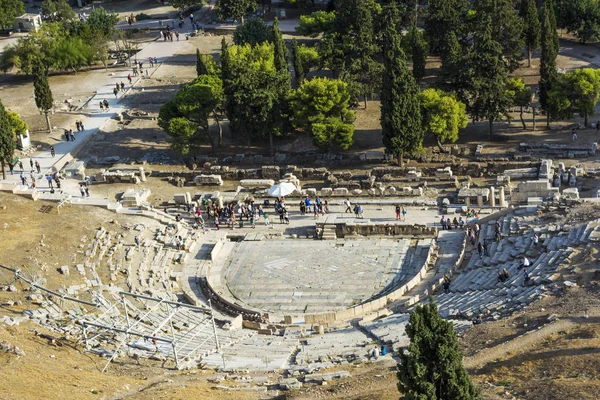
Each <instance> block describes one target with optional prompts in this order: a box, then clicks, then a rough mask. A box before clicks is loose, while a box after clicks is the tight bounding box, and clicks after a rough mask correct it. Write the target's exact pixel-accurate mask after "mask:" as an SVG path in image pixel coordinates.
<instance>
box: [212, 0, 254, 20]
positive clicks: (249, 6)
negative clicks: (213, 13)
mask: <svg viewBox="0 0 600 400" xmlns="http://www.w3.org/2000/svg"><path fill="white" fill-rule="evenodd" d="M257 7H258V4H257V3H256V0H217V15H218V16H219V18H221V19H227V18H233V19H235V20H239V21H240V22H241V23H242V24H243V23H244V17H245V16H246V14H248V13H249V12H252V11H255V10H256V8H257Z"/></svg>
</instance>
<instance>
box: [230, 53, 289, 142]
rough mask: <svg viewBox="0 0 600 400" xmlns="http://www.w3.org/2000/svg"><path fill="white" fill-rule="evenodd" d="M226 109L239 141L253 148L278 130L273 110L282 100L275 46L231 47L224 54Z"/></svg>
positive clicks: (235, 137) (231, 126)
mask: <svg viewBox="0 0 600 400" xmlns="http://www.w3.org/2000/svg"><path fill="white" fill-rule="evenodd" d="M221 53H222V54H221V70H222V76H223V89H224V92H225V109H226V111H227V116H228V117H229V126H230V128H231V129H230V130H231V133H232V135H233V137H234V139H235V140H238V141H242V140H243V141H245V142H246V144H247V145H248V146H250V144H251V142H252V141H253V140H257V139H261V138H266V137H269V135H271V134H273V133H274V131H275V130H276V128H277V127H276V126H275V125H274V119H273V109H274V106H275V105H276V104H277V101H278V99H279V93H280V92H279V88H278V87H277V85H278V84H279V79H278V73H277V70H276V68H275V60H274V51H273V44H272V43H266V42H265V43H263V44H260V45H258V46H255V47H251V46H250V45H244V46H231V47H228V48H226V49H225V51H222V52H221Z"/></svg>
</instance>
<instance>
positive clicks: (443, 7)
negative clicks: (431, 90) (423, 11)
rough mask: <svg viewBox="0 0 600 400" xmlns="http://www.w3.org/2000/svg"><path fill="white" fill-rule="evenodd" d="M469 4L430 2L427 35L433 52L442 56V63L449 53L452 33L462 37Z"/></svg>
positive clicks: (445, 0) (461, 0)
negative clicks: (449, 41)
mask: <svg viewBox="0 0 600 400" xmlns="http://www.w3.org/2000/svg"><path fill="white" fill-rule="evenodd" d="M468 4H469V2H468V1H467V0H429V7H428V9H427V18H426V19H425V34H426V35H427V41H428V42H429V45H430V46H431V50H432V51H433V52H434V53H435V54H439V55H440V57H441V58H442V63H443V62H444V58H445V55H446V53H447V51H448V48H447V47H446V44H447V41H446V39H447V38H448V36H449V35H450V34H451V33H454V34H455V35H456V36H457V37H461V36H462V33H463V29H464V26H465V24H464V16H465V14H466V13H467V8H468Z"/></svg>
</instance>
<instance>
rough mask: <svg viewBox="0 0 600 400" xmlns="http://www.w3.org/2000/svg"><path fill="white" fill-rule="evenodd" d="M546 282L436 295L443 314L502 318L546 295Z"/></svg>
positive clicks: (468, 317) (471, 317)
mask: <svg viewBox="0 0 600 400" xmlns="http://www.w3.org/2000/svg"><path fill="white" fill-rule="evenodd" d="M544 290H545V288H544V286H512V287H500V288H496V289H488V290H472V291H468V292H450V293H441V294H438V295H436V296H435V301H436V303H437V304H438V307H439V311H440V314H441V315H442V317H444V318H456V319H468V320H471V319H473V318H474V317H476V316H478V315H481V316H482V317H487V316H491V317H492V318H493V319H499V318H500V317H501V316H504V315H510V314H512V313H514V312H515V311H518V310H520V309H522V308H523V307H525V306H526V305H527V304H529V303H531V302H532V301H534V300H536V299H538V298H540V297H541V296H543V293H544Z"/></svg>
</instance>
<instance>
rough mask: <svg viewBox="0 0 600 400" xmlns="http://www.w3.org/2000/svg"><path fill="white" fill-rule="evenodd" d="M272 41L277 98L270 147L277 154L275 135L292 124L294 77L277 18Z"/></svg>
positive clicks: (273, 113) (280, 133)
mask: <svg viewBox="0 0 600 400" xmlns="http://www.w3.org/2000/svg"><path fill="white" fill-rule="evenodd" d="M270 37H271V41H272V42H273V63H274V65H275V75H276V80H277V82H276V86H275V90H276V92H277V93H276V96H277V97H276V100H275V103H274V104H273V111H272V113H271V115H272V119H273V129H270V130H269V145H270V146H269V147H270V149H271V156H273V155H275V147H274V143H273V136H275V135H277V136H280V135H282V134H283V132H284V131H288V130H289V129H290V128H291V125H290V122H289V121H290V114H291V110H290V105H289V103H288V99H287V98H288V94H289V91H290V90H292V79H291V76H290V68H289V64H288V49H287V46H286V44H285V41H284V40H283V35H282V34H281V31H280V30H279V20H278V19H277V18H275V21H273V26H272V28H271V33H270Z"/></svg>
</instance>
